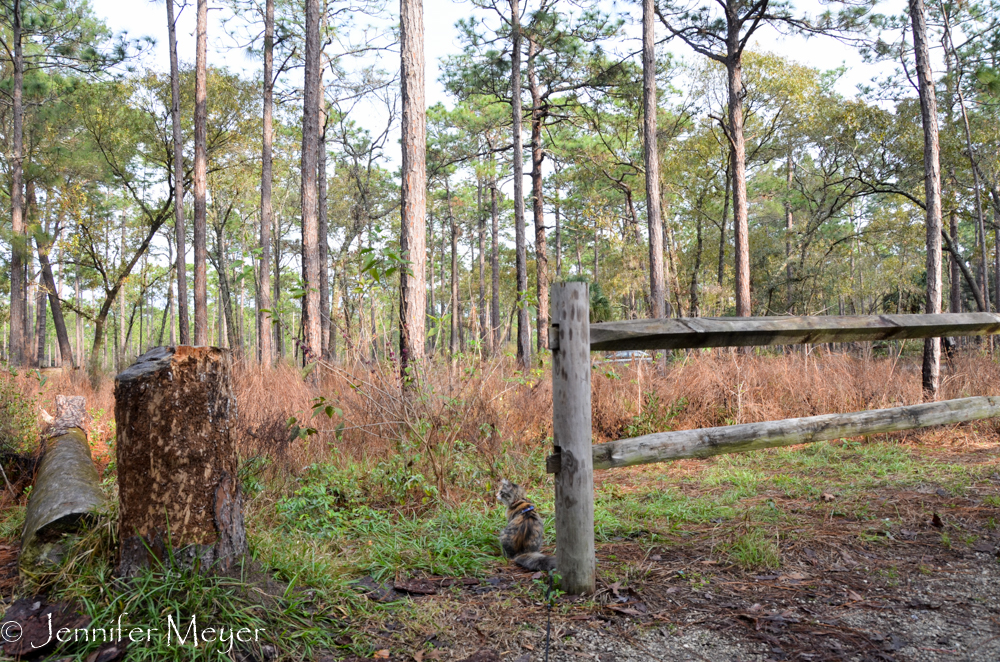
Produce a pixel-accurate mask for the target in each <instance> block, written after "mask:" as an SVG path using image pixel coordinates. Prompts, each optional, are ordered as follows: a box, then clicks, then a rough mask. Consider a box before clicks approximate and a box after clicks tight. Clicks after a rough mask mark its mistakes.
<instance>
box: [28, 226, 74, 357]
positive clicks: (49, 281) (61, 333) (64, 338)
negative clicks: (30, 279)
mask: <svg viewBox="0 0 1000 662" xmlns="http://www.w3.org/2000/svg"><path fill="white" fill-rule="evenodd" d="M35 245H36V246H37V247H38V263H39V265H40V266H41V272H42V278H43V279H44V282H45V289H46V290H48V294H49V304H50V305H51V306H52V321H53V323H54V324H55V327H56V339H57V341H58V342H59V364H60V366H62V367H67V366H68V367H73V347H72V345H70V342H69V333H68V332H67V331H66V320H65V319H64V318H63V314H62V302H61V301H59V294H58V292H57V291H56V281H55V279H54V278H53V277H52V266H51V265H50V264H49V249H50V248H51V244H48V243H45V242H40V241H39V240H38V237H36V238H35Z"/></svg>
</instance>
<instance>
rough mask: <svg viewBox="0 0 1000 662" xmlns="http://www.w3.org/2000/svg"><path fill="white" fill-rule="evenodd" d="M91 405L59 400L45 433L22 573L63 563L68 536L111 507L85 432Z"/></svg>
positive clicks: (30, 504)
mask: <svg viewBox="0 0 1000 662" xmlns="http://www.w3.org/2000/svg"><path fill="white" fill-rule="evenodd" d="M85 416H86V400H85V399H84V398H83V397H80V396H64V395H57V396H56V416H55V420H54V421H53V422H52V425H51V426H50V427H49V428H48V430H46V432H45V434H44V437H43V440H42V444H43V448H42V453H43V455H42V459H41V462H40V463H39V466H38V472H37V474H36V477H35V484H34V487H32V490H31V495H30V496H29V497H28V506H27V509H26V512H25V516H24V531H23V533H22V535H21V554H20V558H19V565H20V567H21V569H22V570H23V569H27V568H30V567H33V566H38V565H45V564H55V565H58V564H59V563H60V562H61V561H62V558H63V554H64V553H65V549H64V546H63V543H64V540H65V535H66V534H67V533H73V532H76V531H79V530H80V529H81V528H83V527H85V526H86V525H87V524H89V523H90V522H91V521H92V520H93V519H94V517H95V513H96V512H98V511H100V510H101V509H102V508H103V507H104V505H105V504H106V499H105V497H104V492H103V491H102V490H101V480H100V477H99V476H98V475H97V469H96V468H95V467H94V460H93V458H92V457H91V454H90V444H88V443H87V434H86V432H84V430H83V426H84V418H85Z"/></svg>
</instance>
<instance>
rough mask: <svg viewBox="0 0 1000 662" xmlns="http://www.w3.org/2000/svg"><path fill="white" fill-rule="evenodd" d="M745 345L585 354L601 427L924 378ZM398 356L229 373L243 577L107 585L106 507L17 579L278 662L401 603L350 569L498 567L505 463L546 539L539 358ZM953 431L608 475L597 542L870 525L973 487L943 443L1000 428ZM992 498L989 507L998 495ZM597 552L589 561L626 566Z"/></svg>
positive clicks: (716, 546) (640, 425)
mask: <svg viewBox="0 0 1000 662" xmlns="http://www.w3.org/2000/svg"><path fill="white" fill-rule="evenodd" d="M744 358H745V360H740V359H738V358H737V357H734V356H731V355H728V354H725V353H716V354H708V355H699V354H697V353H692V354H690V355H688V356H686V357H678V359H677V360H676V361H675V362H674V363H673V364H672V366H671V368H670V369H669V370H668V371H667V372H666V373H665V374H663V375H658V374H656V373H655V372H653V371H652V370H651V369H650V368H649V367H648V366H647V367H645V368H642V367H637V366H621V365H615V366H613V367H607V366H605V367H603V368H602V369H601V370H595V371H594V373H593V411H594V440H595V442H601V441H607V440H609V439H616V438H621V437H628V436H637V435H642V434H649V433H653V432H659V431H663V430H666V429H671V428H675V429H686V428H691V427H703V426H711V425H720V424H726V423H732V422H749V421H753V420H762V419H771V418H782V417H790V416H802V415H811V414H818V413H827V412H834V411H852V410H858V409H865V408H875V407H879V406H889V405H893V404H900V403H909V402H913V401H916V400H918V399H919V373H913V374H911V372H909V371H908V368H907V367H906V366H905V365H902V364H900V363H899V362H895V361H888V360H887V361H874V362H872V361H868V362H864V361H860V360H858V359H855V358H852V357H850V356H831V357H824V358H823V360H822V361H817V360H816V357H815V356H814V357H811V358H809V357H802V356H799V355H793V356H787V357H744ZM963 361H964V362H965V363H962V362H963ZM973 361H975V363H973ZM956 364H960V365H963V366H965V367H964V368H963V370H961V371H959V370H957V369H956V371H955V372H954V373H953V374H951V375H950V376H949V377H950V378H949V379H948V380H946V382H945V383H946V389H948V395H949V397H955V396H958V395H970V394H977V393H988V392H991V391H992V390H995V387H994V385H995V384H996V385H1000V370H997V367H996V365H995V364H993V363H992V362H990V361H986V360H984V359H983V358H982V357H972V358H963V359H959V360H957V361H956ZM393 370H394V369H393V367H392V366H378V365H375V366H355V367H352V368H350V369H348V368H343V367H336V366H329V369H328V370H326V371H325V372H323V373H322V374H321V376H320V379H319V383H318V385H316V384H308V383H306V382H305V381H304V380H303V379H302V376H301V374H300V373H298V372H297V371H295V370H293V369H291V368H287V367H282V368H278V369H275V370H272V371H261V370H257V369H239V370H237V371H236V374H235V377H234V382H235V383H234V387H235V392H236V398H237V404H238V407H237V411H238V412H239V414H238V418H237V420H236V421H235V423H234V435H235V437H236V441H237V447H238V449H239V453H240V456H241V467H240V480H241V484H242V486H243V491H244V495H245V498H246V508H245V513H246V515H245V516H246V523H247V531H248V538H249V541H250V548H251V556H250V558H249V559H248V562H247V564H246V565H245V566H244V567H243V568H241V570H240V571H239V572H236V573H234V574H232V575H231V576H228V577H214V578H210V577H205V576H201V575H197V574H192V573H184V572H176V571H168V570H167V569H165V568H160V569H153V570H150V571H148V572H146V573H144V574H142V575H141V576H139V577H137V578H134V579H131V580H121V579H116V578H114V576H113V574H114V573H113V559H114V555H115V549H116V543H115V540H114V529H115V521H116V520H115V515H114V513H113V512H112V513H108V514H107V515H106V517H105V518H104V519H102V520H101V522H102V524H101V525H100V526H98V527H96V528H95V529H94V530H93V531H91V532H90V533H89V534H88V535H86V536H84V537H82V538H80V539H79V540H77V541H76V544H75V547H74V550H75V552H74V553H73V554H70V555H69V560H68V561H67V562H66V563H65V565H64V566H63V567H61V568H59V569H58V570H57V571H54V572H50V573H48V574H47V575H45V576H39V577H35V578H32V579H31V580H30V581H29V582H28V583H27V584H26V585H25V586H23V587H22V588H21V592H22V593H23V594H30V593H32V592H36V591H44V592H46V593H48V594H49V595H50V596H51V597H52V598H53V599H61V598H65V599H71V600H75V601H77V602H78V603H80V604H81V605H83V607H84V609H85V611H86V612H87V613H88V615H90V616H91V617H92V618H93V619H94V622H95V623H97V624H100V623H104V622H107V621H109V619H110V620H113V619H114V618H117V616H118V615H119V614H121V613H124V612H128V613H129V619H130V620H129V622H132V623H150V624H154V623H161V624H162V623H165V619H166V618H167V616H172V618H173V620H174V622H175V623H181V622H183V623H184V624H185V626H186V624H187V623H189V622H190V618H191V616H192V615H194V614H197V617H198V619H199V620H201V619H205V620H206V621H207V620H214V621H215V622H217V623H234V624H242V623H246V624H247V625H246V627H250V628H255V627H258V626H259V628H260V629H266V630H267V633H268V637H272V638H271V639H267V641H266V642H257V643H258V648H257V649H253V650H249V649H248V651H247V652H251V653H253V655H255V656H258V657H260V658H263V657H265V656H266V655H268V654H270V653H268V652H267V651H264V650H262V649H261V648H260V646H264V645H267V646H272V647H274V649H275V650H276V651H278V652H279V655H280V656H284V657H279V658H278V659H309V658H311V657H315V656H316V654H317V652H318V651H325V650H333V649H338V650H351V651H353V652H355V653H357V654H361V655H371V653H372V649H371V648H370V646H369V642H368V641H366V640H365V639H364V637H360V636H357V633H356V632H355V633H354V634H352V630H351V628H352V626H353V625H356V624H357V623H358V622H359V621H365V622H371V621H373V620H375V621H377V620H379V619H381V618H384V617H385V613H386V610H387V609H392V610H395V611H396V612H398V610H400V609H402V610H408V609H410V608H411V606H410V604H409V603H406V602H404V603H403V604H402V605H396V606H393V607H391V608H390V607H386V606H384V605H381V604H378V603H375V602H373V601H371V600H368V599H367V598H365V597H364V594H363V592H359V591H358V590H357V589H356V587H355V586H354V585H353V583H354V582H356V581H357V580H358V579H359V578H362V577H365V576H370V577H372V578H374V579H375V580H376V581H379V582H385V581H392V580H393V579H395V578H406V577H412V576H421V575H434V576H472V577H485V576H487V575H489V574H490V573H492V572H493V571H494V569H495V568H496V567H497V566H498V565H500V564H504V563H505V561H504V560H503V559H502V558H501V556H500V549H499V546H498V543H497V533H498V531H499V530H500V529H501V528H502V526H503V525H504V510H503V507H502V506H501V505H500V504H498V503H497V502H496V499H495V497H494V492H495V489H496V486H497V483H498V482H499V480H500V479H501V478H508V479H510V480H513V481H514V482H518V483H520V484H522V485H524V486H525V487H526V488H527V490H528V495H529V497H530V498H532V499H533V500H534V501H535V503H536V505H537V507H538V510H539V512H540V513H542V514H543V516H544V518H545V537H546V542H547V543H548V545H549V546H548V548H547V551H551V548H552V545H553V544H554V542H555V532H554V529H553V483H552V477H551V476H550V475H547V474H545V473H544V470H543V467H544V464H545V455H546V454H547V452H548V449H549V448H551V418H552V416H551V406H552V405H551V384H550V383H549V382H548V381H547V379H545V377H544V373H543V372H542V371H536V372H534V373H531V374H528V375H524V374H522V373H520V372H518V371H516V370H514V369H513V367H512V365H511V364H510V362H509V361H506V360H500V361H496V362H494V363H489V364H469V365H458V366H456V367H455V368H454V369H453V370H450V371H449V370H446V369H444V368H442V369H441V370H439V371H436V372H433V373H428V374H427V375H426V376H425V377H426V381H425V384H424V386H425V388H424V390H423V391H421V392H420V393H418V394H417V395H415V396H414V395H406V394H404V393H402V392H401V391H400V390H399V387H398V383H397V381H396V377H395V374H394V372H393ZM25 383H27V382H22V383H21V386H22V387H23V385H24V384H25ZM74 384H75V382H73V381H71V380H69V379H63V380H62V381H59V378H56V381H55V383H54V384H49V387H48V388H49V391H47V394H46V395H45V396H43V399H44V398H47V397H48V395H49V394H51V389H63V390H62V391H61V392H63V393H73V391H72V388H73V387H74ZM2 388H3V383H2V379H0V389H2ZM80 388H84V389H90V388H91V387H90V386H89V385H83V386H81V387H80ZM0 392H2V391H0ZM88 393H89V395H90V397H92V398H93V400H91V399H88V408H89V409H91V413H92V415H93V414H97V417H96V418H95V421H96V425H97V427H98V429H97V431H96V435H97V437H96V439H97V445H96V446H95V455H96V456H98V458H99V459H100V457H102V456H101V454H100V449H102V448H103V449H105V455H104V456H103V457H104V460H103V462H104V465H105V469H106V472H107V476H108V477H107V480H106V482H105V489H106V490H108V492H109V495H110V496H113V490H114V480H113V479H114V464H113V463H112V462H111V459H112V454H113V449H114V432H113V430H114V426H113V420H111V419H110V417H109V412H113V406H112V403H110V402H109V401H108V395H107V393H108V391H107V389H106V388H105V387H104V386H101V385H98V387H97V389H96V390H91V391H88ZM22 404H23V403H22ZM962 429H963V430H965V432H963V433H962V434H961V435H958V434H954V435H950V434H948V433H947V431H944V432H942V431H937V432H933V431H932V432H929V433H926V435H927V437H926V438H929V439H934V440H941V439H943V440H944V441H943V442H942V443H937V445H936V446H930V445H921V444H919V443H917V444H908V443H901V442H900V439H901V435H882V436H880V437H877V438H874V439H869V440H864V441H858V440H846V441H844V440H842V441H836V442H820V443H816V444H811V445H808V446H802V447H796V448H783V449H772V450H765V451H757V452H752V453H744V454H734V455H723V456H718V457H715V458H711V459H709V460H704V461H682V462H678V463H674V464H661V465H650V466H647V467H636V468H633V469H624V470H616V471H615V472H613V473H607V474H606V473H603V472H602V473H600V474H599V475H598V477H597V478H598V485H597V488H596V493H595V537H596V540H597V543H598V549H599V550H601V549H602V548H603V547H604V546H613V545H614V544H616V543H619V542H622V541H635V542H638V543H640V544H643V545H650V546H651V545H658V546H661V547H670V546H673V545H683V544H685V541H686V540H688V539H689V538H690V537H691V536H708V537H709V538H710V539H711V540H712V541H713V544H712V549H713V550H714V553H715V554H717V555H718V561H720V562H723V563H728V564H732V565H735V566H739V567H742V568H746V569H775V568H778V567H780V565H781V562H782V548H783V546H785V545H787V544H789V538H787V537H786V535H789V534H786V533H784V532H786V531H792V530H795V531H799V532H801V531H805V530H807V528H808V526H811V525H812V524H810V522H813V521H814V520H812V519H809V518H815V521H823V520H824V519H826V518H833V517H839V518H850V519H853V520H858V521H865V520H870V519H872V518H873V517H874V515H873V513H874V509H873V506H872V494H873V493H875V492H876V491H877V490H879V489H883V488H892V489H918V488H919V489H925V487H926V486H927V485H932V486H933V489H942V490H945V491H946V492H947V493H949V494H963V493H964V492H965V490H966V488H967V487H968V486H969V485H973V484H976V483H977V481H980V482H981V481H983V480H984V479H985V478H986V477H987V476H988V475H990V474H989V472H995V471H996V468H995V466H994V465H985V466H980V465H978V464H975V463H962V462H951V461H948V460H947V459H943V458H942V455H941V449H942V446H947V444H961V443H963V442H962V441H961V439H962V438H966V437H968V436H970V435H971V436H973V437H977V438H980V439H984V438H985V439H993V438H995V434H996V431H995V428H994V427H993V426H992V424H989V423H979V424H976V426H975V427H971V426H970V427H966V428H962ZM93 435H94V433H93V431H92V438H93ZM934 435H937V436H934ZM922 438H924V437H921V436H918V435H915V434H911V435H910V436H909V439H911V440H913V439H915V440H920V439H922ZM987 499H992V500H993V501H987V502H986V503H987V505H989V504H994V503H995V496H990V497H987ZM23 502H24V499H23V497H22V498H21V499H20V501H19V503H18V504H16V505H14V506H13V507H10V508H8V509H6V510H5V511H4V513H3V516H2V517H0V538H4V539H8V540H9V539H12V538H15V537H17V536H18V535H19V529H20V526H21V522H22V521H23ZM879 522H880V526H882V527H883V528H885V527H890V526H891V525H892V522H890V521H885V522H882V521H881V520H879ZM886 530H888V529H886ZM794 535H805V534H802V533H796V534H794ZM872 535H873V536H874V535H875V534H872ZM957 540H958V538H955V539H953V540H951V541H949V544H958V543H957V542H956V541H957ZM599 553H600V551H599ZM603 567H604V568H605V569H603V570H602V569H601V568H602V566H599V572H604V573H613V572H617V571H615V570H613V569H612V567H611V566H603ZM626 575H627V573H625V575H622V576H626ZM609 576H611V575H609ZM112 617H113V618H112ZM185 619H186V620H185ZM163 641H165V640H161V643H162V642H163ZM234 645H235V644H234ZM88 646H89V647H84V648H83V649H74V651H73V655H76V656H77V659H81V660H83V659H85V658H86V655H87V654H89V652H92V651H93V650H96V648H95V646H91V645H89V644H88ZM219 652H220V651H219V649H218V647H216V648H214V649H212V650H211V651H210V650H209V649H208V648H199V649H197V650H194V649H190V648H188V649H185V648H178V647H177V646H173V647H170V648H165V647H163V646H161V645H160V643H156V642H152V643H149V644H147V645H144V646H138V647H136V648H135V649H134V650H133V649H130V653H129V659H136V660H145V659H149V660H156V659H209V657H211V656H212V655H214V656H215V658H213V659H216V658H217V657H218V653H219ZM199 656H201V657H199Z"/></svg>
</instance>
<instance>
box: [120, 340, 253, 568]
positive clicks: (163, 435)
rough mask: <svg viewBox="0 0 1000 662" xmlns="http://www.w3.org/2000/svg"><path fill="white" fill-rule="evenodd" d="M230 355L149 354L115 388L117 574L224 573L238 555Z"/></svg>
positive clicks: (209, 350) (242, 545) (199, 351)
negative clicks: (172, 569) (162, 570)
mask: <svg viewBox="0 0 1000 662" xmlns="http://www.w3.org/2000/svg"><path fill="white" fill-rule="evenodd" d="M230 371H231V368H230V355H229V352H228V351H227V350H224V349H219V348H218V347H189V346H184V345H180V346H177V347H157V348H156V349H152V350H150V351H149V352H146V353H145V354H143V355H142V356H140V357H139V358H138V359H137V360H136V362H135V363H134V364H133V365H132V366H131V367H129V368H128V369H126V370H125V371H124V372H122V373H121V374H120V375H118V377H117V378H115V425H116V427H117V440H118V443H117V446H116V448H115V453H116V458H117V463H118V496H119V501H120V506H121V508H120V513H119V520H118V536H119V540H120V545H121V547H120V552H121V554H120V561H119V566H118V571H119V573H121V574H122V575H125V576H133V575H135V574H137V573H138V572H140V571H141V569H142V568H145V567H149V566H155V565H160V564H168V565H169V564H172V565H174V566H178V567H185V568H192V569H200V570H203V571H207V570H209V569H214V570H220V571H226V570H228V569H230V568H231V567H232V566H233V564H234V563H235V562H237V561H238V560H239V559H240V558H242V556H243V555H244V554H245V553H246V548H247V542H246V533H245V530H244V526H243V512H242V497H241V495H240V489H239V483H238V480H237V476H236V448H235V445H234V444H233V440H232V436H231V435H230V431H229V425H230V417H232V416H234V415H235V409H236V404H235V400H234V398H233V392H232V387H231V385H230Z"/></svg>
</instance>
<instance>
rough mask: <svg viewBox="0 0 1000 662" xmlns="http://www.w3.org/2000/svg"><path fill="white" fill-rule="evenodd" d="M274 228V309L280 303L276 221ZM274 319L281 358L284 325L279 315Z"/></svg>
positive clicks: (275, 338)
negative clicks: (276, 322)
mask: <svg viewBox="0 0 1000 662" xmlns="http://www.w3.org/2000/svg"><path fill="white" fill-rule="evenodd" d="M272 227H273V228H274V237H273V239H274V298H273V300H272V303H271V305H272V307H273V308H274V309H275V310H278V309H279V308H280V304H281V237H280V227H279V225H278V223H277V222H275V223H274V225H273V226H272ZM275 319H276V320H277V321H278V322H279V323H278V324H275V325H274V343H275V351H276V352H277V355H278V356H280V357H281V358H284V357H285V327H283V326H282V325H281V324H280V322H281V315H280V314H278V315H276V316H275Z"/></svg>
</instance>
